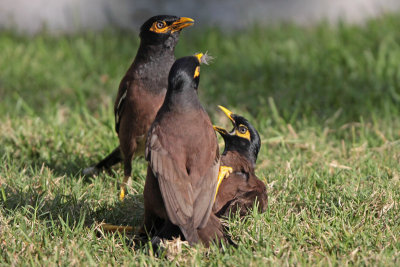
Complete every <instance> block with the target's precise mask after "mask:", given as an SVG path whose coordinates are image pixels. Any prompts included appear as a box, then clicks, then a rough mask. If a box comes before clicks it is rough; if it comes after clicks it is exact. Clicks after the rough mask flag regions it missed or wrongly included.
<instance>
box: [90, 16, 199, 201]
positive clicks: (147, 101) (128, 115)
mask: <svg viewBox="0 0 400 267" xmlns="http://www.w3.org/2000/svg"><path fill="white" fill-rule="evenodd" d="M193 23H194V20H193V19H190V18H185V17H175V16H167V15H160V16H154V17H152V18H150V19H148V20H147V21H146V22H145V23H144V24H143V25H142V27H141V28H140V46H139V49H138V51H137V54H136V58H135V60H134V61H133V63H132V65H131V66H130V67H129V69H128V71H127V72H126V74H125V76H124V77H123V78H122V81H121V82H120V85H119V89H118V94H117V98H116V100H115V105H114V114H115V130H116V132H117V134H118V138H119V143H120V145H119V147H117V148H116V149H114V151H113V152H112V153H111V154H110V155H108V156H107V157H105V158H104V159H103V160H101V161H100V162H99V163H97V164H96V165H95V166H93V167H89V168H86V169H85V170H84V171H83V173H84V174H85V175H91V174H94V173H97V172H99V171H100V170H101V169H102V168H110V167H111V166H112V165H114V164H117V163H119V162H121V161H123V163H124V181H123V183H122V185H121V193H120V199H121V200H122V199H123V198H124V195H125V191H126V188H125V185H126V183H127V182H128V179H129V177H130V176H131V172H132V158H133V156H134V155H135V156H138V155H143V153H144V144H145V138H146V134H147V131H148V130H149V128H150V125H151V123H152V122H153V120H154V118H155V116H156V114H157V111H158V109H159V108H160V106H161V104H162V103H163V101H164V97H165V93H166V91H167V78H168V72H169V70H170V68H171V66H172V64H173V63H174V61H175V55H174V50H175V46H176V44H177V43H178V38H179V33H180V31H181V30H182V29H183V28H185V27H188V26H190V25H192V24H193Z"/></svg>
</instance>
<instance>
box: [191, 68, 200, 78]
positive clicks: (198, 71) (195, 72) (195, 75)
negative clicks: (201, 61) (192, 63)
mask: <svg viewBox="0 0 400 267" xmlns="http://www.w3.org/2000/svg"><path fill="white" fill-rule="evenodd" d="M199 75H200V66H197V67H196V70H195V71H194V75H193V78H196V77H199Z"/></svg>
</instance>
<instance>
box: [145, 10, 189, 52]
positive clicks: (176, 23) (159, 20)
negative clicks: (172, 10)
mask: <svg viewBox="0 0 400 267" xmlns="http://www.w3.org/2000/svg"><path fill="white" fill-rule="evenodd" d="M193 23H194V20H193V19H191V18H185V17H176V16H169V15H158V16H154V17H151V18H149V19H148V20H147V21H146V22H145V23H144V24H143V25H142V27H140V38H141V40H142V42H144V43H146V44H150V45H157V44H166V43H171V44H170V45H173V46H174V45H176V43H177V41H178V37H179V33H180V31H181V30H182V29H183V28H186V27H188V26H191V25H193ZM168 41H169V42H168Z"/></svg>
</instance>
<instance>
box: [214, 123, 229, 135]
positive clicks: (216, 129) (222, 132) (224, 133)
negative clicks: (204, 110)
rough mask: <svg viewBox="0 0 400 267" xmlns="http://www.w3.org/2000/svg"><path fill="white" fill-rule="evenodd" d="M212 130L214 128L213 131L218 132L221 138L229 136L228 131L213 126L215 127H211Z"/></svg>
mask: <svg viewBox="0 0 400 267" xmlns="http://www.w3.org/2000/svg"><path fill="white" fill-rule="evenodd" d="M213 128H214V130H215V131H216V132H219V133H220V134H221V135H222V136H224V135H228V134H229V133H228V131H227V130H225V129H224V128H221V127H218V126H215V125H213Z"/></svg>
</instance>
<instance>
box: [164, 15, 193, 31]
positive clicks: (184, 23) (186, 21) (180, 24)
mask: <svg viewBox="0 0 400 267" xmlns="http://www.w3.org/2000/svg"><path fill="white" fill-rule="evenodd" d="M193 24H194V19H191V18H186V17H181V18H179V19H178V20H177V21H175V22H174V23H172V24H171V26H170V27H171V30H172V32H176V31H180V30H182V29H183V28H186V27H189V26H192V25H193Z"/></svg>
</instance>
